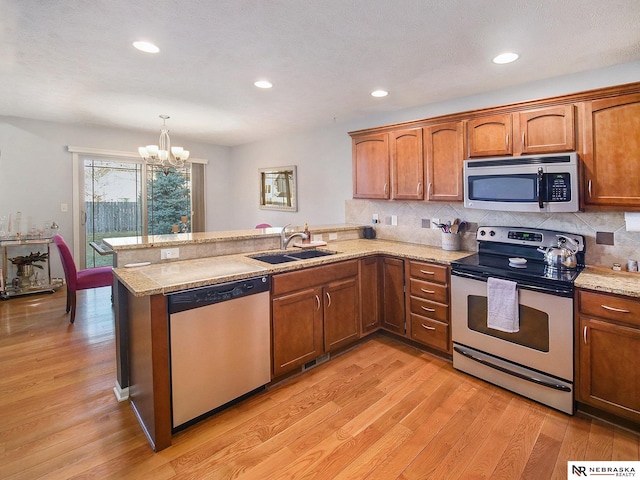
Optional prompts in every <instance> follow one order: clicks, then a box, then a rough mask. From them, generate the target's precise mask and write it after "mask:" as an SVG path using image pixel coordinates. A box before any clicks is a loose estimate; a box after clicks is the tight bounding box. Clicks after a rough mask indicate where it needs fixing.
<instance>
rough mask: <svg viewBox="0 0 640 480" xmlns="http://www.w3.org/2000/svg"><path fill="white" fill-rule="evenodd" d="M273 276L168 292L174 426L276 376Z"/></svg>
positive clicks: (196, 418)
mask: <svg viewBox="0 0 640 480" xmlns="http://www.w3.org/2000/svg"><path fill="white" fill-rule="evenodd" d="M269 287H270V277H268V276H261V277H255V278H249V279H245V280H238V281H234V282H229V283H224V284H219V285H213V286H210V287H203V288H197V289H192V290H185V291H181V292H177V293H173V294H169V295H168V304H169V323H170V325H169V332H170V352H171V358H170V362H171V401H172V412H173V428H174V430H175V429H179V427H185V426H188V425H190V424H191V423H194V422H195V421H197V420H199V419H200V417H202V416H206V415H207V414H209V413H211V412H212V411H215V410H216V409H218V408H219V407H221V406H223V405H225V404H227V403H228V402H231V401H233V400H235V399H238V398H239V397H242V396H243V395H246V394H248V393H251V392H253V391H254V390H256V389H260V388H261V387H263V386H264V385H265V384H267V383H269V382H270V381H271V340H270V338H271V337H270V331H271V330H270V325H269V322H270V320H269V311H270V308H269Z"/></svg>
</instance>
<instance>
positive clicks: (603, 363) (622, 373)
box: [576, 290, 640, 424]
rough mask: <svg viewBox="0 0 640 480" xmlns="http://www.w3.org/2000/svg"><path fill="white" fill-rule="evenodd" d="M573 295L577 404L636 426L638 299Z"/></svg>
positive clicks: (639, 407) (639, 411) (639, 398)
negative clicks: (575, 332) (576, 320)
mask: <svg viewBox="0 0 640 480" xmlns="http://www.w3.org/2000/svg"><path fill="white" fill-rule="evenodd" d="M577 297H578V298H577V300H578V301H577V309H578V315H577V319H578V325H577V327H578V331H577V335H576V344H577V345H576V347H577V348H576V353H577V361H576V366H577V383H578V387H577V400H578V401H579V402H582V403H584V404H586V405H590V406H592V407H595V408H597V409H600V410H602V411H605V412H608V413H611V414H614V415H616V416H618V417H621V418H625V419H627V420H630V421H632V422H634V423H636V424H640V368H639V364H640V299H632V298H630V297H624V296H619V295H609V294H605V293H600V292H597V293H596V292H592V291H587V290H578V293H577Z"/></svg>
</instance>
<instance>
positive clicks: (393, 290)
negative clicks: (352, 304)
mask: <svg viewBox="0 0 640 480" xmlns="http://www.w3.org/2000/svg"><path fill="white" fill-rule="evenodd" d="M404 304H405V302H404V260H400V259H398V258H393V257H383V258H382V321H381V325H382V327H383V328H385V329H386V330H389V331H390V332H394V333H398V334H400V335H404V334H405V333H406V331H407V329H406V323H405V313H404V312H405V305H404Z"/></svg>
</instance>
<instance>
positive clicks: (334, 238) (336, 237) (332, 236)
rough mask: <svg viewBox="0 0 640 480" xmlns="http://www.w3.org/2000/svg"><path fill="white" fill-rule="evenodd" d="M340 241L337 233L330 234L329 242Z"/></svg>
mask: <svg viewBox="0 0 640 480" xmlns="http://www.w3.org/2000/svg"><path fill="white" fill-rule="evenodd" d="M337 239H338V234H337V233H330V234H329V240H337Z"/></svg>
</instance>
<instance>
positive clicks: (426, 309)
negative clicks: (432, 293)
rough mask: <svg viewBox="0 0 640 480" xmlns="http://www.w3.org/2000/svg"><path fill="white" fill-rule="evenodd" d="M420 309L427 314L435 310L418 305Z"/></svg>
mask: <svg viewBox="0 0 640 480" xmlns="http://www.w3.org/2000/svg"><path fill="white" fill-rule="evenodd" d="M420 308H421V309H423V310H425V311H427V312H435V311H436V309H435V308H429V307H425V306H423V305H420Z"/></svg>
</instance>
